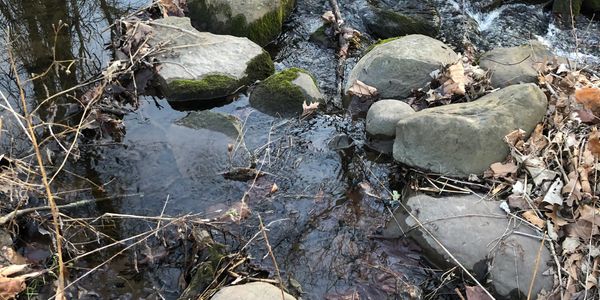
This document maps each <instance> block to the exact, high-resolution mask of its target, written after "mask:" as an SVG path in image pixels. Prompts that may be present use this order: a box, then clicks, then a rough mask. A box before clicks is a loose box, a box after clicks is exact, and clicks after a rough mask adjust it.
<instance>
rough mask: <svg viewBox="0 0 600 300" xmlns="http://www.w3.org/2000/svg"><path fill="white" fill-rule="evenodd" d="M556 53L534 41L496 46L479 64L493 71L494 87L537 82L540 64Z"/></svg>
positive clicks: (484, 55) (485, 54) (482, 57)
mask: <svg viewBox="0 0 600 300" xmlns="http://www.w3.org/2000/svg"><path fill="white" fill-rule="evenodd" d="M553 56H554V55H553V54H552V52H551V51H550V50H549V49H548V48H546V46H544V45H543V44H541V43H539V42H536V41H532V42H531V43H530V44H528V45H523V46H519V47H510V48H496V49H493V50H491V51H488V52H486V53H484V54H483V55H482V56H481V58H480V60H479V65H480V66H481V67H482V68H483V69H484V70H486V71H489V72H490V73H491V81H492V85H493V86H494V87H505V86H509V85H512V84H517V83H529V82H537V80H538V68H539V67H538V64H540V63H543V62H544V61H547V60H549V59H550V58H551V57H553Z"/></svg>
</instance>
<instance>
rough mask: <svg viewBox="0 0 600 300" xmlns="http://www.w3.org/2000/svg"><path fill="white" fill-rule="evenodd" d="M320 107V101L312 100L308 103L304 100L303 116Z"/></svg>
mask: <svg viewBox="0 0 600 300" xmlns="http://www.w3.org/2000/svg"><path fill="white" fill-rule="evenodd" d="M317 109H319V102H311V103H309V104H306V101H304V102H302V116H303V117H305V116H308V115H310V114H312V113H314V112H315V111H316V110H317Z"/></svg>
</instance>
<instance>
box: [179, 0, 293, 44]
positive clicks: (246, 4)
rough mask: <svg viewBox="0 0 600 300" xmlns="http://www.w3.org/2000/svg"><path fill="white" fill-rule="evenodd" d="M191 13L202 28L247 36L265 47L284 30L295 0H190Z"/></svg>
mask: <svg viewBox="0 0 600 300" xmlns="http://www.w3.org/2000/svg"><path fill="white" fill-rule="evenodd" d="M187 4H188V8H189V15H190V18H191V19H192V23H193V24H194V26H195V27H197V28H199V29H200V30H206V31H209V32H212V33H218V34H231V35H235V36H243V37H247V38H249V39H250V40H252V41H254V42H256V43H258V44H259V45H261V46H264V45H266V44H268V43H269V42H270V41H272V40H273V39H275V38H276V37H277V36H278V35H279V33H281V27H282V26H283V22H284V21H285V19H286V18H287V16H288V15H289V14H290V13H291V12H292V10H293V8H294V4H295V0H246V1H240V0H189V1H188V3H187Z"/></svg>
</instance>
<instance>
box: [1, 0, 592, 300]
mask: <svg viewBox="0 0 600 300" xmlns="http://www.w3.org/2000/svg"><path fill="white" fill-rule="evenodd" d="M338 2H339V4H340V10H341V12H342V15H343V18H344V19H345V20H346V22H347V24H348V25H349V26H351V27H353V28H355V29H357V30H359V31H361V32H363V33H365V32H366V29H365V25H364V24H363V21H362V19H361V17H360V16H361V15H362V11H363V10H364V9H365V7H366V5H367V0H338ZM434 2H436V5H437V8H438V11H439V13H440V15H441V20H442V21H441V23H442V26H441V32H440V36H439V38H440V39H442V40H443V41H446V42H447V43H450V44H451V45H452V46H454V47H456V48H457V49H458V50H459V51H460V50H461V48H462V46H463V45H462V44H461V41H462V40H463V37H465V36H466V37H468V38H469V40H470V41H471V42H472V43H473V45H475V46H476V47H477V48H478V49H480V50H489V49H491V48H493V47H497V46H515V45H522V44H524V43H526V42H527V41H528V40H532V39H533V40H539V41H541V42H543V43H545V44H546V45H548V46H549V47H550V48H551V49H553V51H554V52H555V53H556V54H557V55H561V56H567V57H569V58H571V59H574V60H575V59H576V60H578V62H579V64H580V65H581V66H585V67H593V66H594V65H595V66H597V65H598V64H599V62H600V59H599V58H600V49H599V45H600V43H599V42H600V41H599V39H600V23H598V22H596V21H590V20H589V19H588V18H586V17H583V16H581V17H579V20H578V23H577V24H578V25H577V28H575V29H574V30H571V29H562V27H561V26H560V25H557V24H556V23H555V21H554V20H553V17H552V16H551V13H550V12H544V11H543V10H542V9H541V6H539V5H537V6H536V5H524V4H509V5H505V6H502V7H500V8H498V9H496V10H493V11H490V12H481V11H477V9H476V8H474V7H471V6H470V5H468V4H465V3H464V2H466V1H458V0H449V1H442V0H435V1H434ZM146 4H148V3H147V1H144V0H78V1H73V0H23V1H21V0H1V1H0V24H3V25H2V27H4V28H3V29H7V28H9V27H10V30H11V35H9V36H10V37H11V38H10V41H11V43H12V47H13V48H15V49H17V51H16V53H17V54H16V62H17V66H18V69H19V73H20V74H21V75H22V76H26V75H27V74H31V73H40V72H42V71H43V70H44V69H45V68H47V67H48V65H49V64H50V62H51V60H52V54H51V53H52V51H51V48H52V46H51V45H53V40H54V38H55V36H54V33H53V32H54V31H53V29H52V28H53V27H52V24H58V22H60V21H63V22H65V23H66V24H68V26H67V28H66V29H64V30H63V31H61V32H60V34H59V35H58V45H59V47H57V48H56V54H55V55H56V56H57V57H59V59H74V58H76V57H77V58H83V59H81V60H77V63H75V64H74V65H73V71H72V72H71V74H70V75H69V76H63V77H57V76H49V78H46V79H45V81H43V82H44V85H42V84H38V85H35V86H34V87H33V88H32V89H31V90H28V91H27V92H28V93H29V95H33V96H32V97H31V98H32V99H33V100H32V101H34V103H33V104H36V101H42V100H43V99H44V98H45V95H46V93H49V94H53V93H55V92H56V91H59V90H61V89H64V88H66V87H70V86H75V85H77V83H79V82H83V81H84V80H85V79H86V78H89V77H90V76H91V75H93V74H97V73H98V72H101V70H102V69H103V68H104V67H106V66H107V65H108V63H109V61H110V60H111V53H110V51H108V50H106V45H107V44H108V43H110V42H111V40H112V39H113V38H114V36H113V35H112V33H111V30H110V29H109V26H110V24H112V23H113V21H114V20H115V19H118V18H119V17H121V16H124V15H127V14H129V13H132V12H134V11H135V10H137V9H139V8H141V7H143V6H144V5H146ZM329 9H330V8H329V5H328V1H324V0H298V1H297V4H296V8H295V10H294V13H293V14H292V16H291V17H290V18H289V19H288V21H287V22H286V24H285V25H284V29H283V30H284V32H283V33H282V34H281V36H280V37H279V38H278V39H277V40H276V41H275V42H274V43H272V44H271V45H269V46H268V47H267V50H268V51H269V52H271V54H272V57H273V60H274V61H275V67H276V69H277V70H282V69H285V68H289V67H300V68H304V69H306V70H308V71H310V72H311V73H312V74H314V76H315V77H316V79H317V81H318V83H319V85H320V88H321V91H322V92H323V93H324V94H326V95H327V97H328V98H329V100H330V107H328V109H327V110H326V111H328V113H324V112H320V113H318V114H317V115H316V116H314V117H312V118H309V119H307V120H298V119H284V118H274V117H272V116H269V115H266V114H262V113H260V112H258V111H256V110H254V109H253V108H252V107H251V106H250V105H249V100H248V95H246V94H243V93H242V94H239V95H237V96H236V97H234V98H233V99H232V101H231V102H229V103H228V104H225V105H223V106H220V107H215V108H212V109H211V110H212V111H215V112H222V113H227V114H231V115H234V116H236V117H238V118H239V119H240V120H242V121H243V125H244V126H243V133H244V143H245V147H239V148H236V149H235V153H234V155H233V156H234V157H233V158H232V159H230V157H229V153H228V144H230V143H232V142H231V140H230V139H229V138H228V137H227V136H226V135H225V134H223V133H221V132H218V131H214V130H208V129H193V128H190V127H186V126H184V125H182V123H181V122H179V121H180V120H181V119H183V118H186V117H190V116H191V115H193V110H194V108H189V107H187V108H181V107H175V108H173V107H171V105H170V103H169V102H168V101H167V100H165V99H157V98H153V97H151V96H144V97H142V98H141V100H140V102H141V106H140V108H139V109H138V110H136V111H134V112H131V113H129V114H128V115H126V116H125V119H124V124H125V127H126V130H127V133H126V135H125V138H124V140H123V141H122V142H118V143H117V142H111V141H108V140H101V141H98V142H97V143H94V144H90V145H85V146H82V148H81V149H80V153H81V155H80V157H79V159H78V160H77V161H76V162H73V163H69V164H67V167H66V170H68V173H64V175H63V176H61V177H60V178H58V182H57V183H56V186H57V187H56V192H57V193H58V194H60V195H61V198H60V201H61V202H62V203H68V202H70V201H74V200H79V199H88V198H96V199H100V198H106V197H109V198H110V200H108V201H101V202H98V203H97V204H96V205H95V206H89V207H85V208H80V209H77V210H73V211H70V214H71V215H77V216H92V217H93V216H99V215H102V214H103V213H120V214H129V215H139V216H158V215H165V216H179V215H186V214H199V215H200V216H202V217H205V218H212V217H216V216H219V215H220V214H221V213H222V212H223V211H226V210H227V209H228V208H229V207H231V206H233V205H235V204H236V203H238V202H239V201H240V200H241V199H242V198H243V197H244V194H245V193H246V192H247V191H249V188H250V184H249V183H248V182H245V181H235V180H229V179H226V178H225V177H224V176H222V175H221V173H224V172H226V171H227V170H228V169H229V168H230V167H232V166H234V167H247V166H249V165H250V164H251V163H255V164H256V165H257V166H259V167H260V168H261V170H262V171H264V172H265V173H266V175H265V176H263V177H260V178H259V179H258V180H257V181H256V182H255V183H254V184H253V186H252V188H251V189H250V192H249V193H248V196H247V197H248V198H247V200H246V201H247V203H248V205H249V207H250V210H251V211H252V213H253V214H252V216H251V217H250V218H249V219H248V220H246V221H244V222H242V223H241V224H240V225H239V227H238V233H239V234H240V235H242V236H244V237H245V238H246V239H247V238H250V237H251V236H252V235H254V234H255V233H256V232H257V230H258V219H257V216H258V215H260V216H261V218H262V220H263V222H264V223H265V224H267V223H271V222H274V223H273V224H274V225H273V226H272V227H271V229H270V231H269V241H270V244H271V245H272V247H273V253H274V255H275V257H276V258H277V262H278V267H279V269H280V270H281V275H282V277H283V278H284V279H285V281H286V282H291V281H293V282H297V283H299V284H300V285H301V292H302V298H303V299H325V298H327V297H329V298H328V299H342V297H343V296H348V295H353V294H354V293H358V294H360V295H364V297H365V299H367V297H371V298H370V299H385V298H386V297H389V295H394V297H395V299H412V298H414V297H415V296H418V297H427V296H430V297H432V296H433V295H435V298H442V299H443V298H452V296H450V295H453V289H454V284H460V283H462V279H461V278H446V277H444V274H443V271H441V270H436V269H435V268H433V267H432V266H431V265H429V264H428V263H427V262H426V261H425V260H424V258H423V257H422V255H421V253H420V249H419V248H418V247H417V246H416V245H415V244H414V243H413V242H411V241H407V240H386V239H380V238H377V234H378V230H380V228H381V227H382V226H384V224H385V221H386V220H388V219H389V218H390V213H389V211H388V209H387V207H386V206H385V205H384V203H385V202H387V201H389V200H390V198H391V196H390V195H389V192H388V191H392V190H398V191H399V190H400V189H401V188H402V187H403V185H404V183H405V178H402V175H401V174H400V173H399V171H398V167H397V166H396V165H395V164H394V163H393V162H392V159H391V158H390V157H387V156H385V155H380V154H378V153H376V152H373V151H371V150H369V148H368V147H366V145H365V142H364V140H365V138H364V137H365V132H364V120H361V119H358V120H354V119H353V118H352V117H350V116H348V115H347V114H346V113H344V112H340V111H343V109H341V108H340V107H339V106H337V103H335V102H336V101H337V100H336V99H337V98H338V97H337V95H335V93H336V84H335V82H336V71H335V70H336V66H337V58H336V50H335V49H333V48H327V47H325V46H323V45H321V44H318V43H315V42H314V41H311V39H310V35H311V34H312V33H313V32H314V31H316V30H317V29H318V28H319V27H320V26H322V25H323V23H322V21H321V15H322V14H323V13H324V12H325V11H327V10H329ZM7 24H10V26H6V25H7ZM5 31H6V30H3V32H5ZM574 35H577V39H578V43H577V45H575V43H574V42H573V36H574ZM362 40H363V45H362V46H363V47H364V48H366V47H367V46H369V45H370V44H372V43H374V42H375V41H376V39H374V38H372V37H370V36H369V35H368V34H364V36H363V39H362ZM8 42H9V39H7V37H6V35H5V36H4V37H2V38H0V43H2V44H4V45H3V46H5V45H6V44H7V43H8ZM353 54H354V55H352V56H351V57H350V58H349V59H348V61H347V65H346V72H349V71H350V70H351V68H352V66H353V65H354V64H355V63H356V62H357V61H358V59H359V58H360V52H359V51H357V52H356V53H353ZM0 57H1V58H2V60H1V61H0V74H1V75H0V89H1V90H2V91H3V92H5V93H6V94H7V97H9V98H10V97H13V98H15V96H16V91H15V85H14V74H13V72H12V71H11V70H10V63H9V57H8V56H7V54H6V53H2V54H0ZM50 74H52V72H50ZM40 82H41V81H40ZM59 103H60V105H59V108H58V113H57V117H56V118H58V119H60V118H61V117H65V116H68V115H69V112H70V105H69V100H68V99H66V98H65V99H60V100H59ZM0 115H2V116H4V118H8V116H7V115H6V112H0ZM338 139H343V140H347V141H351V145H343V147H339V145H337V144H336V143H335V141H337V140H338ZM332 140H333V142H332ZM0 145H1V146H2V147H4V148H5V149H2V150H4V152H9V151H11V150H9V148H8V147H17V148H18V147H19V142H18V141H16V142H14V143H13V144H4V143H3V144H0ZM13 151H14V150H13ZM0 154H1V153H0ZM90 182H91V183H90ZM273 184H276V185H277V187H278V191H277V192H275V193H270V192H269V191H270V190H271V189H272V186H273ZM365 191H370V192H368V193H367V192H365ZM30 201H31V202H33V203H34V204H35V203H36V201H38V200H36V199H31V200H30ZM40 204H41V203H40ZM35 226H36V223H32V224H30V225H29V226H26V227H25V228H23V229H22V230H23V232H27V233H28V234H25V235H24V237H23V238H22V240H20V241H18V245H20V246H21V248H20V249H21V250H20V251H21V252H27V251H30V250H27V249H34V250H35V251H37V252H36V253H37V254H36V255H37V256H39V260H40V261H43V260H44V259H48V256H49V253H50V251H48V246H43V244H44V243H45V242H46V243H47V242H48V240H49V238H48V237H47V236H46V235H44V234H43V233H40V232H37V231H36V230H35ZM149 226H153V225H151V223H150V222H144V221H128V220H122V221H115V222H114V223H112V224H110V226H108V225H107V226H106V229H105V230H104V231H103V233H104V234H106V235H108V236H110V237H111V238H112V239H114V240H121V239H125V238H127V237H131V236H134V235H136V234H138V233H140V232H143V231H145V230H148V228H149ZM92 247H93V246H92ZM142 250H143V249H142V248H141V247H140V248H139V249H138V248H135V251H137V253H139V252H140V251H142ZM31 251H33V250H31ZM248 251H249V254H250V256H251V257H253V259H254V263H256V264H260V265H261V267H262V268H263V269H267V270H268V271H273V270H274V266H273V265H272V263H271V261H270V258H269V257H266V256H265V249H264V248H263V247H262V246H257V247H254V248H251V249H250V250H248ZM116 253H117V250H112V251H107V253H100V254H98V255H94V257H92V258H90V257H88V258H86V259H85V260H84V261H82V262H81V265H77V267H76V268H73V270H72V271H71V275H73V276H75V277H77V276H81V275H82V274H84V273H85V271H87V270H89V268H91V267H93V266H95V265H97V264H98V263H99V262H103V261H105V260H107V259H108V258H110V257H111V256H113V255H114V254H116ZM167 255H169V254H167ZM173 255H181V254H180V253H178V254H176V253H175V251H174V253H173ZM136 259H137V258H136V257H133V256H132V254H131V253H127V252H126V254H123V255H120V256H117V258H116V259H113V260H112V261H111V262H110V263H108V264H106V265H104V266H102V267H101V268H99V269H98V270H96V271H95V272H93V273H91V274H90V275H88V276H85V277H84V278H83V279H81V280H80V281H78V282H77V284H75V285H73V287H72V289H73V290H72V294H73V295H77V296H76V298H80V299H161V298H162V299H177V297H178V296H179V295H180V294H181V292H182V290H181V286H180V277H181V276H182V272H183V271H184V270H182V266H181V265H177V264H171V263H169V262H170V261H175V259H173V260H170V259H165V260H164V261H163V263H156V264H149V265H145V266H139V268H140V269H139V272H138V271H136V268H138V266H137V265H135V266H134V264H133V263H132V262H133V261H134V260H136ZM271 274H272V273H271ZM45 292H47V291H45V290H44V289H42V290H41V291H40V293H39V294H38V295H37V296H35V295H33V296H32V298H31V299H46V298H47V297H48V294H44V293H45ZM296 292H299V291H296ZM392 298H393V297H392ZM346 299H349V298H346ZM361 299H362V298H361Z"/></svg>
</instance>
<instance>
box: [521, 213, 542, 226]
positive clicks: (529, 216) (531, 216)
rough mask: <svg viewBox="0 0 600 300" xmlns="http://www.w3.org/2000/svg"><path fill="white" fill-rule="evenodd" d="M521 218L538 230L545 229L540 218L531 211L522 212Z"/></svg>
mask: <svg viewBox="0 0 600 300" xmlns="http://www.w3.org/2000/svg"><path fill="white" fill-rule="evenodd" d="M523 218H525V220H527V221H529V223H531V224H533V225H535V226H536V227H538V228H540V229H544V227H546V223H545V222H544V220H542V219H540V217H538V216H537V215H536V214H535V212H534V211H533V210H528V211H526V212H524V213H523Z"/></svg>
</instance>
